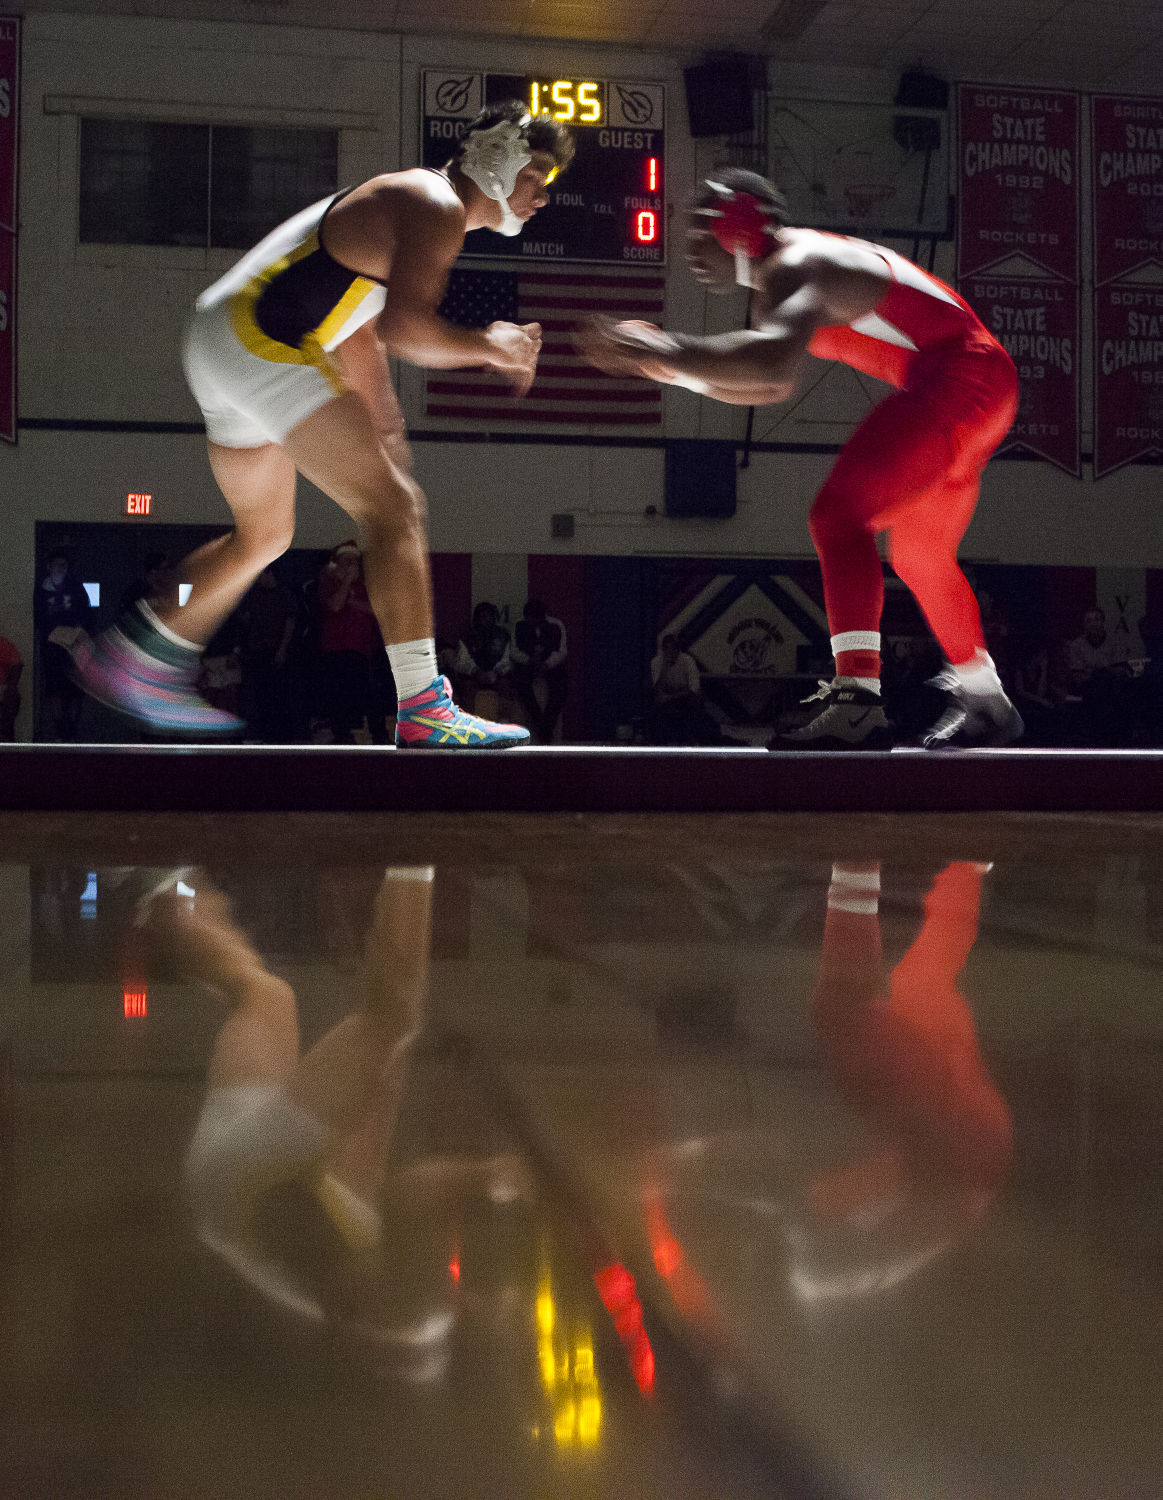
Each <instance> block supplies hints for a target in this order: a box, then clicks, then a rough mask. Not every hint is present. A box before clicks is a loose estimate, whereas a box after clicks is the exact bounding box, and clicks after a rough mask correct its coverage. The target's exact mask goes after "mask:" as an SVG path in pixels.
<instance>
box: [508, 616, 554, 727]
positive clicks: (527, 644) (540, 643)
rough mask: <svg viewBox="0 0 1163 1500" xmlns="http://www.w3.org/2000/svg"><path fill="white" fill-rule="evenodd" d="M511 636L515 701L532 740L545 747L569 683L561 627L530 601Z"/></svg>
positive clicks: (510, 652)
mask: <svg viewBox="0 0 1163 1500" xmlns="http://www.w3.org/2000/svg"><path fill="white" fill-rule="evenodd" d="M513 634H514V640H513V644H512V647H511V648H510V651H509V656H510V659H511V660H512V663H513V685H514V687H515V688H516V690H517V698H518V701H519V702H520V704H521V706H522V708H523V709H524V710H525V713H526V715H527V717H528V723H529V730H530V733H531V734H532V736H533V738H534V740H535V741H536V742H537V743H538V744H540V745H548V744H549V743H550V742H551V741H552V739H553V735H554V731H555V730H556V728H557V721H558V719H559V718H560V717H561V710H562V708H563V707H564V706H565V697H566V689H567V686H568V681H569V669H568V667H567V666H566V664H565V663H566V644H565V626H564V625H563V624H562V623H561V621H560V620H557V619H555V618H554V617H553V616H552V615H549V614H547V613H546V611H545V605H544V604H543V603H542V602H541V600H540V599H530V600H529V601H528V602H527V603H526V605H525V609H524V611H523V613H522V617H521V619H519V620H518V621H517V628H516V630H515V631H514V633H513Z"/></svg>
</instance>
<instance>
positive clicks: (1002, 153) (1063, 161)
mask: <svg viewBox="0 0 1163 1500" xmlns="http://www.w3.org/2000/svg"><path fill="white" fill-rule="evenodd" d="M957 117H958V153H959V157H958V173H957V177H958V186H957V275H958V277H959V278H960V279H962V280H963V279H964V278H965V277H966V276H972V275H973V274H974V273H975V272H977V271H981V270H984V269H985V268H986V267H988V266H995V265H997V264H998V262H999V261H1004V260H1008V259H1009V258H1010V257H1011V256H1016V255H1020V256H1021V257H1022V258H1023V260H1026V261H1030V262H1032V264H1033V266H1034V267H1036V268H1037V269H1038V270H1040V271H1041V272H1042V273H1043V274H1045V273H1049V274H1050V275H1052V276H1061V277H1063V279H1064V280H1066V281H1069V282H1072V283H1073V282H1077V281H1078V210H1079V191H1078V187H1079V184H1078V126H1079V109H1078V95H1077V94H1075V93H1064V92H1061V91H1057V90H1050V89H1027V88H1021V87H1015V88H1005V87H999V86H998V85H996V84H980V83H962V84H959V85H958V89H957Z"/></svg>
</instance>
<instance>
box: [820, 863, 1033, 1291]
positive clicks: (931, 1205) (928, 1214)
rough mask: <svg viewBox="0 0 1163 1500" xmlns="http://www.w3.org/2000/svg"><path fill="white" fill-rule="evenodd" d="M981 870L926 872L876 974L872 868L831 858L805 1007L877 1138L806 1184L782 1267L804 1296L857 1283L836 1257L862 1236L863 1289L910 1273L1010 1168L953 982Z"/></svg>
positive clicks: (954, 1232) (996, 1107)
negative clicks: (798, 1239)
mask: <svg viewBox="0 0 1163 1500" xmlns="http://www.w3.org/2000/svg"><path fill="white" fill-rule="evenodd" d="M986 868H987V867H986V866H982V865H975V864H965V863H959V862H958V863H954V864H950V865H949V866H948V867H947V868H946V869H944V870H942V872H941V873H940V874H939V875H938V876H937V877H936V879H935V880H934V882H933V886H932V889H931V890H930V891H929V893H928V895H927V896H926V898H925V919H924V923H923V925H922V927H921V931H920V933H919V934H918V936H917V938H916V940H915V941H914V943H913V945H912V947H911V948H910V949H909V950H908V952H907V953H906V954H905V956H904V958H902V959H901V961H900V963H899V964H897V966H896V968H895V969H894V970H893V971H892V973H891V975H890V976H889V979H888V983H887V986H886V985H885V984H884V982H883V979H882V974H881V964H880V921H879V916H878V897H879V891H880V874H879V869H878V867H877V866H875V865H873V866H867V865H866V866H864V867H861V866H857V865H849V864H837V865H835V866H834V867H833V871H832V884H831V887H830V889H829V892H828V916H827V923H826V926H825V930H824V945H823V950H822V952H821V956H820V970H819V976H818V978H817V982H816V989H815V994H814V996H813V1000H812V1017H813V1021H814V1024H815V1029H816V1035H817V1037H818V1039H819V1043H820V1046H821V1049H822V1052H823V1055H824V1060H825V1062H826V1064H827V1067H828V1070H829V1072H830V1073H831V1075H832V1077H833V1078H834V1079H835V1081H836V1083H837V1085H838V1086H839V1088H840V1089H841V1091H842V1092H843V1093H844V1095H845V1096H846V1097H847V1098H848V1100H849V1101H850V1103H852V1104H853V1105H854V1106H855V1107H856V1109H857V1110H858V1112H859V1113H860V1114H861V1115H862V1116H864V1118H865V1119H866V1120H867V1121H868V1122H869V1123H870V1124H871V1125H872V1126H873V1128H874V1129H875V1130H876V1131H877V1133H878V1135H879V1136H880V1137H881V1144H880V1146H879V1148H877V1149H874V1150H873V1151H871V1152H870V1153H867V1154H865V1155H862V1156H860V1157H859V1158H857V1159H856V1160H852V1161H848V1162H846V1163H845V1164H844V1165H842V1166H838V1167H837V1166H834V1167H831V1168H829V1169H826V1170H823V1171H820V1172H817V1173H816V1174H815V1175H814V1177H813V1178H812V1180H811V1182H810V1184H809V1185H808V1190H807V1199H808V1203H807V1209H808V1213H807V1220H806V1227H807V1229H808V1234H807V1236H806V1237H805V1239H804V1240H803V1242H802V1243H801V1247H800V1248H801V1252H807V1253H806V1254H805V1255H804V1256H803V1258H801V1259H800V1264H799V1266H798V1269H797V1272H796V1273H794V1279H796V1280H797V1282H798V1284H799V1289H800V1290H801V1291H803V1292H805V1293H807V1294H809V1295H817V1296H818V1295H827V1294H828V1293H829V1292H833V1293H837V1294H842V1293H843V1292H844V1291H854V1290H857V1289H858V1287H857V1286H856V1285H855V1284H845V1283H846V1277H845V1276H844V1274H842V1273H841V1272H840V1263H841V1262H846V1263H847V1264H848V1265H849V1266H851V1267H852V1268H855V1267H856V1266H857V1265H858V1264H860V1262H861V1260H862V1258H863V1257H862V1256H861V1254H860V1253H859V1244H860V1242H861V1241H864V1242H865V1246H864V1248H865V1250H866V1251H867V1252H869V1253H868V1256H867V1263H866V1266H865V1270H868V1269H870V1268H871V1265H872V1264H873V1263H877V1264H878V1265H879V1270H878V1272H877V1273H876V1274H875V1275H874V1276H873V1278H872V1281H867V1282H866V1278H865V1276H864V1275H863V1274H861V1275H860V1276H858V1277H857V1281H858V1282H859V1283H860V1285H861V1286H862V1287H863V1286H864V1285H867V1286H868V1287H869V1288H870V1289H871V1287H872V1285H873V1284H874V1283H875V1285H877V1286H885V1285H891V1284H893V1283H894V1282H895V1281H897V1280H900V1279H902V1278H903V1277H904V1276H906V1275H908V1274H911V1272H912V1271H913V1270H916V1269H917V1268H918V1267H919V1266H920V1265H922V1264H924V1263H925V1262H927V1261H928V1260H930V1259H932V1258H933V1257H935V1256H936V1255H938V1254H940V1253H941V1252H942V1251H944V1250H946V1249H948V1248H949V1246H950V1245H951V1244H952V1243H953V1242H954V1241H955V1240H956V1239H957V1238H958V1237H959V1236H960V1235H961V1234H962V1233H964V1231H965V1230H966V1229H968V1227H969V1226H970V1224H972V1223H973V1222H975V1221H976V1220H977V1219H978V1218H979V1217H980V1216H981V1214H982V1213H983V1212H984V1211H985V1209H986V1208H987V1207H988V1205H989V1204H990V1202H991V1201H992V1199H993V1198H994V1196H995V1195H996V1193H997V1191H998V1188H999V1187H1000V1184H1001V1182H1002V1180H1003V1179H1004V1177H1005V1175H1006V1173H1007V1171H1008V1169H1009V1165H1010V1161H1011V1157H1012V1154H1013V1125H1012V1121H1011V1119H1010V1113H1009V1110H1008V1109H1007V1107H1006V1104H1005V1101H1004V1100H1003V1099H1002V1097H1001V1095H1000V1094H999V1093H998V1090H997V1088H996V1087H995V1085H994V1083H993V1081H992V1080H991V1079H990V1077H989V1075H988V1073H987V1072H986V1070H985V1066H984V1063H983V1062H982V1058H981V1053H980V1051H979V1049H978V1044H977V1036H976V1033H975V1031H974V1026H973V1017H972V1015H971V1013H970V1010H969V1007H968V1005H967V1004H966V1002H965V1000H964V999H963V998H962V996H961V994H960V993H959V991H958V989H957V978H958V975H959V974H960V972H961V970H962V969H963V968H964V966H965V962H966V960H967V958H968V957H969V951H970V949H971V948H972V946H973V943H974V941H975V940H976V937H977V924H978V913H979V907H980V899H981V878H982V874H983V873H984V870H985V869H986ZM829 1229H830V1230H831V1231H832V1232H831V1233H829ZM828 1241H830V1243H827V1242H828ZM842 1242H847V1243H842ZM809 1243H811V1245H812V1249H811V1251H808V1245H809ZM854 1250H855V1251H857V1253H856V1255H855V1257H853V1251H854ZM825 1266H828V1267H829V1268H830V1272H831V1274H829V1273H828V1272H826V1271H825V1269H824V1268H825Z"/></svg>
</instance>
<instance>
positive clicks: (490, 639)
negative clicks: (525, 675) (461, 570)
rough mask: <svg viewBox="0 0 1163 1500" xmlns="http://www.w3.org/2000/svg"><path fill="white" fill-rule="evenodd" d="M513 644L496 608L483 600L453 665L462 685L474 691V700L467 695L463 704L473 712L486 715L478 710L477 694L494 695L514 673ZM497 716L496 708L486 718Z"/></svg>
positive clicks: (493, 707) (458, 648)
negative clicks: (510, 656) (466, 703)
mask: <svg viewBox="0 0 1163 1500" xmlns="http://www.w3.org/2000/svg"><path fill="white" fill-rule="evenodd" d="M510 644H511V643H510V640H509V632H508V631H507V630H506V629H505V627H504V626H503V625H502V624H501V621H500V616H499V615H498V613H497V607H496V605H495V604H490V603H489V602H488V601H487V600H485V599H482V600H481V602H480V603H479V604H478V605H477V607H476V608H475V609H474V610H473V612H472V624H471V625H470V626H469V628H468V629H467V630H466V631H465V633H464V635H463V636H462V637H461V638H460V640H459V641H458V642H457V647H456V659H455V663H454V665H455V669H456V676H457V677H458V679H459V680H460V682H461V683H462V684H471V687H472V688H473V689H474V690H475V692H474V696H473V697H472V698H467V694H466V699H462V700H461V701H466V700H467V702H468V705H469V707H472V708H474V712H476V713H484V712H485V711H484V709H483V708H475V706H474V705H475V701H476V694H478V693H479V692H480V691H481V690H492V691H493V692H495V691H496V689H497V686H498V684H499V682H500V681H501V679H502V678H505V677H507V676H509V674H510V673H511V672H512V670H513V663H512V661H511V660H510V658H509V648H510ZM462 691H463V688H462ZM496 712H497V708H496V705H495V704H494V705H493V706H492V713H490V714H486V717H489V718H491V717H494V716H495V714H496Z"/></svg>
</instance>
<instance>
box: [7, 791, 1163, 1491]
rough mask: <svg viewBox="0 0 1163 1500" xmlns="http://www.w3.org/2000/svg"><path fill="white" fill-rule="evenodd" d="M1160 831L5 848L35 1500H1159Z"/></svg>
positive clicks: (581, 832)
mask: <svg viewBox="0 0 1163 1500" xmlns="http://www.w3.org/2000/svg"><path fill="white" fill-rule="evenodd" d="M1161 831H1163V823H1161V822H1160V821H1159V820H1154V819H1149V818H1099V817H1094V818H1084V817H1080V818H1035V817H1006V818H993V819H983V818H960V817H912V818H907V817H879V818H877V817H866V818H859V817H856V818H853V817H849V818H824V817H814V818H808V817H803V818H796V817H777V816H767V817H765V816H756V817H751V818H746V817H713V816H700V815H688V816H684V817H662V816H654V817H651V818H633V817H609V818H589V819H586V818H570V817H560V818H531V817H500V816H491V817H490V816H482V815H476V816H470V817H463V818H453V817H435V818H409V817H386V816H385V817H356V818H351V817H349V818H343V817H335V818H333V817H315V816H306V815H304V816H300V817H294V816H292V817H277V818H276V817H268V818H263V817H257V816H256V817H225V818H200V817H180V816H172V817H165V816H157V817H142V818H136V819H126V818H109V819H101V818H92V817H89V818H85V819H69V818H64V817H54V816H31V815H30V816H26V817H24V818H21V817H10V818H0V839H2V840H3V842H2V844H0V848H2V849H3V851H4V857H5V859H6V861H7V862H6V863H5V864H3V865H2V866H0V938H2V941H0V969H2V971H3V976H4V984H3V990H2V992H0V1038H2V1039H3V1041H4V1044H5V1052H4V1055H5V1072H4V1078H3V1094H2V1096H0V1190H2V1193H3V1222H2V1231H0V1232H2V1239H0V1266H2V1270H3V1280H2V1283H0V1338H2V1342H3V1349H4V1351H5V1352H4V1356H3V1360H2V1363H0V1495H2V1496H3V1497H5V1500H7V1497H10V1496H19V1497H24V1496H29V1497H39V1496H46V1497H48V1496H51V1497H58V1496H73V1495H75V1496H78V1497H81V1496H84V1497H96V1496H102V1497H104V1496H111V1497H112V1496H118V1497H128V1496H142V1497H155V1496H165V1497H170V1496H179V1495H180V1496H223V1497H231V1500H235V1497H246V1500H252V1497H265V1496H270V1497H280V1500H281V1497H299V1496H302V1497H312V1500H328V1497H333V1496H334V1497H357V1496H360V1497H362V1496H371V1495H377V1496H379V1495H383V1496H389V1497H408V1500H411V1497H417V1500H424V1497H427V1496H434V1497H435V1496H441V1497H445V1496H449V1497H452V1496H487V1497H491V1496H497V1497H510V1496H511V1497H518V1500H522V1497H526V1496H529V1497H538V1500H541V1497H546V1496H575V1495H576V1496H586V1497H589V1496H595V1497H606V1496H614V1497H622V1496H626V1497H631V1496H656V1495H657V1496H660V1497H662V1496H666V1497H674V1496H708V1497H711V1496H716V1497H717V1496H723V1497H731V1500H735V1497H740V1500H746V1497H749V1496H778V1495H787V1496H792V1497H796V1500H799V1497H810V1496H815V1495H820V1496H823V1495H837V1496H845V1495H849V1496H878V1497H882V1496H883V1497H902V1500H922V1497H925V1500H927V1497H945V1496H949V1497H953V1496H956V1497H962V1496H964V1497H987V1496H999V1497H1000V1496H1015V1497H1027V1496H1028V1497H1039V1500H1042V1497H1049V1496H1053V1497H1056V1500H1058V1497H1080V1500H1083V1497H1085V1500H1099V1497H1101V1500H1110V1497H1121V1496H1127V1497H1131V1496H1133V1497H1140V1496H1148V1495H1155V1494H1157V1493H1159V1491H1160V1479H1159V1476H1160V1474H1161V1473H1163V1437H1161V1433H1163V1358H1161V1356H1160V1339H1161V1337H1163V1335H1161V1331H1160V1330H1161V1329H1163V1316H1161V1314H1163V1270H1161V1265H1163V1261H1161V1257H1160V1253H1159V1252H1160V1245H1159V1235H1160V1225H1161V1224H1163V1173H1160V1171H1159V1146H1158V1141H1159V1134H1160V1124H1161V1123H1163V1102H1161V1100H1163V1095H1161V1092H1160V1084H1161V1083H1163V998H1161V995H1160V985H1159V961H1160V956H1161V953H1160V938H1159V934H1160V932H1161V931H1163V923H1161V918H1163V844H1161V841H1160V832H1161Z"/></svg>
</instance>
